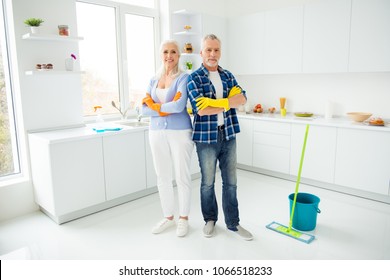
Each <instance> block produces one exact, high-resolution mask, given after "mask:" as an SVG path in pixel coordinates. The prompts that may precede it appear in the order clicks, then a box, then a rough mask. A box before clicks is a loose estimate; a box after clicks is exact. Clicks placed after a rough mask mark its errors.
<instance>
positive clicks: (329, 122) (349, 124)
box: [238, 112, 390, 132]
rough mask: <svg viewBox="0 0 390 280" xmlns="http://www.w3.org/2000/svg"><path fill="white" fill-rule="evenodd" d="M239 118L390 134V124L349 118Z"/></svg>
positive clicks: (245, 115) (253, 115) (252, 115)
mask: <svg viewBox="0 0 390 280" xmlns="http://www.w3.org/2000/svg"><path fill="white" fill-rule="evenodd" d="M238 116H239V118H246V119H253V120H263V121H274V122H284V123H300V124H307V123H308V124H312V125H319V126H332V127H342V128H353V129H364V130H371V131H372V130H375V131H384V132H390V123H389V122H385V126H372V125H369V124H368V122H362V123H361V122H354V121H351V120H350V119H349V118H347V117H334V118H331V119H325V118H324V117H323V116H320V115H313V116H312V117H296V116H294V114H292V113H289V114H287V115H286V116H285V117H282V116H281V115H280V114H279V113H273V114H270V113H249V114H248V113H241V112H239V113H238Z"/></svg>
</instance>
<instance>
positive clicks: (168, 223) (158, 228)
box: [152, 218, 176, 234]
mask: <svg viewBox="0 0 390 280" xmlns="http://www.w3.org/2000/svg"><path fill="white" fill-rule="evenodd" d="M175 224H176V223H175V220H173V219H172V220H168V219H167V218H164V219H162V220H161V221H160V222H158V223H157V224H156V225H155V226H154V228H153V229H152V233H154V234H158V233H161V232H163V231H164V230H166V229H167V228H170V227H173V226H174V225H175Z"/></svg>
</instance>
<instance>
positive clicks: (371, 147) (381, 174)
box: [335, 128, 390, 195]
mask: <svg viewBox="0 0 390 280" xmlns="http://www.w3.org/2000/svg"><path fill="white" fill-rule="evenodd" d="M335 183H336V184H337V185H341V186H346V187H351V188H355V189H360V190H364V191H368V192H373V193H377V194H382V195H389V187H390V133H389V132H382V131H367V130H359V129H347V128H339V129H338V134H337V154H336V167H335Z"/></svg>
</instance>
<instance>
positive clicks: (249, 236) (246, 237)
mask: <svg viewBox="0 0 390 280" xmlns="http://www.w3.org/2000/svg"><path fill="white" fill-rule="evenodd" d="M229 230H230V231H231V232H234V233H236V234H238V236H240V237H241V238H242V239H244V240H247V241H250V240H252V239H253V235H252V233H250V232H249V231H247V230H246V229H244V228H243V227H242V226H240V225H238V226H237V227H236V228H235V230H234V229H229Z"/></svg>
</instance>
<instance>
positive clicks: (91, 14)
mask: <svg viewBox="0 0 390 280" xmlns="http://www.w3.org/2000/svg"><path fill="white" fill-rule="evenodd" d="M119 2H120V3H119ZM119 2H118V3H114V2H108V1H107V2H106V1H102V0H99V1H94V0H88V1H87V0H86V1H79V2H77V4H76V5H77V6H76V8H77V26H78V33H79V34H80V36H83V37H84V40H83V41H81V42H80V67H81V69H82V70H84V71H85V72H86V73H85V74H84V75H83V85H82V86H83V89H82V90H83V106H84V115H85V116H91V115H94V114H96V112H94V106H101V107H102V109H100V110H99V113H102V114H115V113H118V111H116V109H115V108H114V107H112V105H111V102H112V101H114V102H115V103H116V104H117V106H118V107H119V106H120V107H121V109H122V111H124V110H126V109H127V108H129V107H131V108H134V107H136V106H139V105H140V102H141V100H142V98H143V97H144V95H145V90H146V88H147V84H148V82H149V80H150V78H151V77H152V75H153V74H154V73H155V67H156V61H155V49H156V41H157V40H156V38H157V34H156V30H158V29H157V26H156V23H157V21H158V20H157V9H156V8H153V7H154V3H155V0H149V1H145V2H143V1H138V2H139V3H141V2H142V3H144V4H147V5H146V6H147V7H137V6H133V5H135V4H139V3H137V1H135V0H131V1H125V0H120V1H119ZM124 2H128V3H130V4H133V5H126V4H124ZM148 3H149V4H148ZM149 7H152V8H149Z"/></svg>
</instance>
